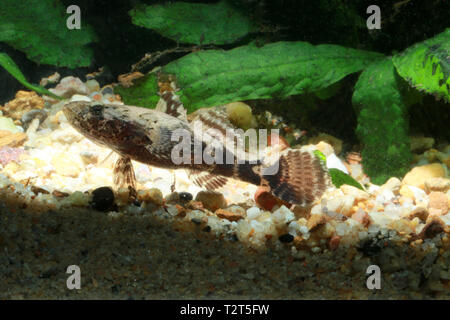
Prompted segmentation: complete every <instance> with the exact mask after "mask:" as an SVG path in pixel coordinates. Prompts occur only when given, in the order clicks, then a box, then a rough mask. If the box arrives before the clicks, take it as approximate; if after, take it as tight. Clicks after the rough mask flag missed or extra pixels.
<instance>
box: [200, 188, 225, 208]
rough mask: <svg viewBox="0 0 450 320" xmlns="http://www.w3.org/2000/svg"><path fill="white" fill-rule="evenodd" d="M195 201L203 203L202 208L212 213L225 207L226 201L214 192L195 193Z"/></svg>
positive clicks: (221, 195)
mask: <svg viewBox="0 0 450 320" xmlns="http://www.w3.org/2000/svg"><path fill="white" fill-rule="evenodd" d="M195 201H200V202H201V203H203V207H205V208H206V209H208V210H210V211H212V212H215V211H216V210H217V209H222V208H225V207H226V206H227V201H226V200H225V197H224V196H223V194H221V193H218V192H214V191H200V192H199V193H197V196H196V197H195Z"/></svg>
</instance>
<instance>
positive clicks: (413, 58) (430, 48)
mask: <svg viewBox="0 0 450 320" xmlns="http://www.w3.org/2000/svg"><path fill="white" fill-rule="evenodd" d="M392 61H393V63H394V65H395V67H396V69H397V72H398V73H399V75H400V76H402V77H403V78H404V79H405V80H407V81H408V82H409V83H410V84H411V85H412V86H414V87H415V88H417V89H419V90H424V91H426V92H428V93H431V94H434V95H436V96H437V97H440V98H443V99H444V100H446V101H447V102H450V96H449V89H450V79H449V75H450V29H447V30H445V31H444V32H442V33H440V34H438V35H437V36H435V37H433V38H431V39H428V40H425V41H423V42H421V43H418V44H415V45H414V46H412V47H410V48H408V49H406V50H405V51H404V52H403V53H401V54H399V55H396V56H394V57H393V58H392Z"/></svg>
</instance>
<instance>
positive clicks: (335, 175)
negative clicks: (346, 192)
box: [328, 168, 364, 190]
mask: <svg viewBox="0 0 450 320" xmlns="http://www.w3.org/2000/svg"><path fill="white" fill-rule="evenodd" d="M328 172H329V173H330V176H331V182H332V183H333V184H334V186H335V187H336V188H339V187H340V186H342V185H343V184H348V185H349V186H353V187H356V188H358V189H361V190H364V188H363V186H362V185H361V184H360V183H359V182H358V181H356V180H355V179H354V178H353V177H352V176H350V175H348V174H346V173H345V172H343V171H341V170H339V169H335V168H330V169H328Z"/></svg>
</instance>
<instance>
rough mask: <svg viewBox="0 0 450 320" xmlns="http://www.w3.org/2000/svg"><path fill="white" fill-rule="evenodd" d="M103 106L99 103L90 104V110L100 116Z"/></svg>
mask: <svg viewBox="0 0 450 320" xmlns="http://www.w3.org/2000/svg"><path fill="white" fill-rule="evenodd" d="M103 108H104V106H103V105H101V104H94V105H92V106H91V110H90V111H91V112H92V113H93V114H94V115H96V116H101V114H102V111H103Z"/></svg>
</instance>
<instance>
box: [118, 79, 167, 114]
mask: <svg viewBox="0 0 450 320" xmlns="http://www.w3.org/2000/svg"><path fill="white" fill-rule="evenodd" d="M114 92H115V93H117V94H119V95H120V96H121V97H122V100H123V102H125V103H126V104H127V105H132V106H140V107H146V108H154V107H155V106H156V104H157V103H158V100H159V96H158V95H157V93H158V81H157V77H156V75H155V74H154V73H149V74H147V75H146V76H145V77H142V78H139V79H136V80H134V83H133V86H132V87H130V88H124V87H122V86H117V87H115V88H114Z"/></svg>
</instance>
